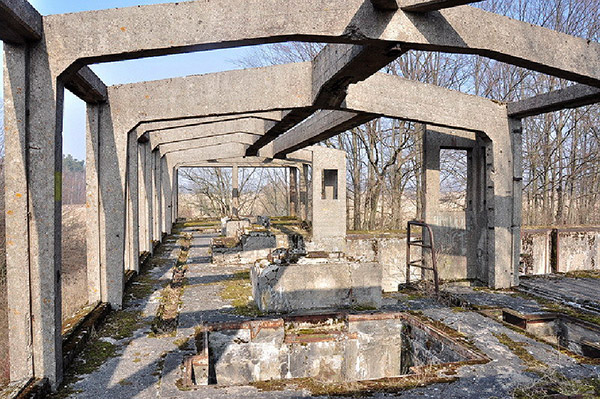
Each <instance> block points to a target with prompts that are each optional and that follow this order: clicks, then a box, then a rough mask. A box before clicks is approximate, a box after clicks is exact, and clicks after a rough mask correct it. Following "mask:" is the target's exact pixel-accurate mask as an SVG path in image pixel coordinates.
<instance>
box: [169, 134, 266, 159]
mask: <svg viewBox="0 0 600 399" xmlns="http://www.w3.org/2000/svg"><path fill="white" fill-rule="evenodd" d="M258 137H260V136H256V135H252V134H248V133H223V134H221V135H217V136H210V137H203V138H196V139H190V140H185V141H178V142H175V143H166V144H161V145H159V152H160V155H161V156H164V155H166V154H169V153H172V152H178V151H185V150H188V149H194V148H203V147H211V146H215V145H219V144H222V143H224V142H227V143H241V144H246V145H251V144H253V143H254V142H255V141H256V140H257V138H258Z"/></svg>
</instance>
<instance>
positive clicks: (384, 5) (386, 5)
mask: <svg viewBox="0 0 600 399" xmlns="http://www.w3.org/2000/svg"><path fill="white" fill-rule="evenodd" d="M371 4H373V7H375V8H377V9H379V10H385V11H396V10H397V9H398V8H399V7H398V1H396V0H371Z"/></svg>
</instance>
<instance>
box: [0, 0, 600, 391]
mask: <svg viewBox="0 0 600 399" xmlns="http://www.w3.org/2000/svg"><path fill="white" fill-rule="evenodd" d="M467 3H470V2H469V1H425V0H398V1H385V0H331V1H328V6H327V7H326V8H325V7H323V6H322V2H320V1H317V0H307V1H302V2H283V1H279V0H250V1H247V2H244V4H243V5H240V4H239V3H238V2H233V1H231V0H218V1H211V2H205V1H189V2H182V3H168V4H159V5H148V6H139V7H131V8H121V9H113V10H101V11H90V12H80V13H72V14H64V15H49V16H43V17H42V16H41V15H40V14H39V13H38V12H37V11H36V10H35V9H34V8H33V7H32V6H31V5H30V4H29V3H28V2H27V1H26V0H0V39H2V40H3V41H4V52H5V57H4V112H5V135H6V138H5V140H6V160H7V162H6V169H5V173H6V213H7V214H6V227H7V231H6V234H7V240H6V242H7V248H6V251H7V272H8V277H7V278H8V294H9V295H8V297H9V323H10V363H11V370H10V371H11V380H13V381H21V380H25V381H26V380H29V379H31V378H37V379H47V380H48V381H49V382H50V384H51V385H52V386H53V387H56V386H57V385H58V384H59V383H60V382H61V380H62V378H63V367H62V359H63V356H62V337H61V333H60V332H61V325H60V324H61V314H60V313H61V310H60V309H61V306H60V303H61V292H60V279H61V270H60V264H61V245H60V243H61V212H60V209H61V201H62V198H61V189H60V187H61V168H62V165H61V152H62V124H63V121H62V114H63V100H64V89H65V88H67V89H69V90H71V91H72V92H73V93H75V94H76V95H77V96H78V97H80V98H81V99H83V100H84V101H85V102H86V103H87V162H86V164H87V209H88V218H87V219H88V226H87V228H88V232H87V238H88V240H87V242H88V247H87V251H88V254H87V260H88V263H87V265H88V283H89V301H90V303H96V302H105V303H110V304H111V306H112V307H113V308H117V309H118V308H120V307H121V306H122V303H123V302H122V301H123V286H124V276H125V274H126V273H127V272H137V271H138V270H139V256H140V254H141V253H144V252H152V251H153V248H154V245H155V244H156V243H158V242H160V241H161V240H162V239H163V234H165V233H169V232H171V228H172V224H173V222H174V221H175V220H176V218H177V214H178V211H177V209H178V204H177V200H178V195H177V191H178V169H179V168H180V167H183V166H186V165H187V166H194V165H196V166H205V165H206V166H215V165H221V166H232V167H239V166H240V165H242V164H243V163H244V162H263V161H266V162H276V163H280V164H281V165H282V166H284V167H293V168H295V170H297V171H298V172H294V173H293V174H294V175H295V174H296V173H298V174H299V175H300V176H299V181H300V182H301V183H299V185H300V189H299V190H298V189H296V190H290V191H291V192H294V193H296V194H297V197H298V198H297V199H295V200H294V204H298V206H297V207H296V208H295V211H296V212H297V213H298V215H299V216H300V217H301V218H303V219H308V220H312V221H313V223H312V225H313V232H312V234H313V241H312V242H311V243H309V244H307V245H308V246H309V248H310V250H314V251H318V250H321V251H327V252H336V253H341V254H344V253H346V252H347V251H349V249H348V248H349V246H348V243H347V241H346V238H347V237H346V232H345V231H346V226H345V223H346V222H345V220H346V218H345V207H346V204H345V196H346V193H345V192H346V190H345V161H344V158H343V155H342V154H340V153H333V152H328V153H327V154H325V152H326V151H328V150H325V149H323V148H321V147H317V148H314V149H313V150H312V151H308V152H307V151H306V150H303V149H304V148H306V147H308V146H310V145H313V144H315V143H318V142H320V141H322V140H324V139H326V138H329V137H332V136H334V135H336V134H338V133H340V132H342V131H345V130H347V129H349V128H352V127H354V126H358V125H360V124H362V123H365V122H367V121H369V120H372V119H375V118H378V117H384V116H385V117H390V118H397V119H403V120H409V121H417V122H420V123H424V124H426V125H427V126H428V133H427V136H426V138H427V140H426V144H425V153H426V154H427V162H426V164H427V167H426V173H425V175H426V179H427V181H426V188H425V191H426V192H427V195H428V198H429V201H428V204H427V206H426V209H425V212H424V215H423V217H424V219H425V221H427V222H428V223H430V224H432V225H433V226H434V228H435V229H437V230H436V234H437V235H438V236H440V237H442V240H455V239H456V240H459V241H460V242H461V243H462V244H461V246H460V248H459V249H458V250H454V249H453V250H452V251H450V250H448V251H446V252H445V253H443V255H445V256H447V259H448V262H446V263H444V266H443V267H442V271H441V272H442V276H443V277H444V278H452V279H456V278H460V279H476V280H479V281H480V282H482V283H483V284H486V285H488V286H489V287H492V288H508V287H512V286H515V285H518V284H519V272H518V271H519V255H520V248H521V245H520V239H521V214H520V204H521V185H522V174H521V135H522V129H521V119H522V118H525V117H528V116H532V115H537V114H540V113H544V112H550V111H555V110H558V109H562V108H565V107H574V106H582V105H586V104H591V103H595V102H598V100H599V97H600V90H599V88H600V44H598V43H596V42H590V41H587V40H584V39H581V38H577V37H573V36H569V35H565V34H562V33H558V32H554V31H551V30H548V29H545V28H542V27H539V26H533V25H530V24H528V23H524V22H520V21H516V20H511V19H508V18H505V17H503V16H500V15H496V14H493V13H488V12H485V11H483V10H480V9H477V8H473V7H470V6H466V5H464V4H467ZM273 21H276V22H277V23H274V22H273ZM490 27H493V29H489V28H490ZM290 40H295V41H313V42H323V43H329V44H327V46H325V47H324V49H323V50H322V51H321V52H320V53H319V54H318V55H317V56H316V57H315V59H314V60H312V61H309V62H304V63H296V64H287V65H277V66H272V67H266V68H258V69H248V70H241V71H228V72H220V73H214V74H207V75H199V76H186V77H181V78H173V79H165V80H159V81H153V82H141V83H134V84H126V85H118V86H112V87H106V86H105V85H104V83H103V82H102V81H101V80H100V79H99V78H98V77H97V76H96V75H95V74H94V73H93V72H92V71H91V70H90V69H89V68H88V67H87V65H90V64H94V63H102V62H109V61H110V62H113V61H122V60H129V59H136V58H141V57H148V56H159V55H167V54H177V53H184V52H191V51H205V50H212V49H219V48H231V47H238V46H246V45H254V44H261V43H274V42H283V41H290ZM410 50H422V51H444V52H454V53H465V54H476V55H481V56H485V57H489V58H492V59H496V60H500V61H503V62H507V63H510V64H513V65H517V66H521V67H525V68H529V69H531V70H535V71H538V72H542V73H546V74H549V75H552V76H556V77H558V78H563V79H568V80H571V81H574V82H576V83H577V84H576V85H574V86H572V87H569V88H568V89H565V90H561V91H557V92H552V93H548V94H544V95H540V96H538V97H534V98H532V99H528V100H525V101H521V102H519V103H514V104H503V103H498V102H496V101H492V100H489V99H485V98H479V97H475V96H470V95H466V94H463V93H460V92H455V91H450V90H447V89H444V88H440V87H436V86H434V85H428V84H423V83H419V82H416V81H411V80H407V79H402V78H398V77H394V76H389V75H385V74H381V73H377V72H378V71H379V70H380V69H381V68H382V67H384V66H385V65H387V64H388V63H390V62H391V61H393V60H394V59H396V58H397V57H399V56H400V55H402V54H403V53H405V52H407V51H410ZM265 82H268V84H266V83H265ZM440 148H463V149H466V150H467V151H469V152H470V154H471V158H470V160H471V161H470V166H469V175H470V179H469V181H470V186H469V199H470V200H472V203H473V204H472V206H470V207H469V209H468V210H467V211H466V212H465V213H464V214H462V215H451V216H448V215H443V214H440V213H439V212H437V210H436V209H435V206H434V205H433V203H434V199H435V195H436V194H435V190H436V189H435V184H432V183H431V182H432V181H433V180H429V179H435V170H436V169H435V168H436V162H438V161H439V160H436V159H437V158H436V157H438V155H439V150H440ZM309 166H311V167H312V175H313V176H312V179H311V181H312V188H310V189H309V188H307V187H306V181H307V179H308V177H307V176H306V170H307V169H308V167H309ZM302 182H304V183H302ZM235 190H236V187H235V184H234V191H235ZM237 194H238V193H235V192H234V198H235V197H236V196H237ZM296 194H295V195H296ZM309 194H310V195H309ZM309 196H310V197H311V199H310V201H309V200H308V197H309ZM429 196H430V197H429ZM309 202H311V204H309ZM309 205H310V209H309ZM236 216H238V215H232V217H236ZM446 232H451V233H452V234H450V235H447V236H446ZM380 245H383V242H380ZM393 245H395V244H393ZM377 256H378V257H381V256H384V255H382V254H377ZM393 268H394V266H392V267H391V268H387V269H384V270H387V271H386V272H384V273H383V274H384V275H395V276H396V277H395V278H396V279H397V280H399V281H400V280H401V278H400V277H399V276H398V273H397V272H396V271H393V270H392V269H393ZM379 275H381V273H380V274H379ZM377 278H379V277H377ZM371 283H373V282H372V281H369V286H374V284H371ZM374 283H375V284H382V283H381V282H380V280H378V281H376V282H374ZM361 284H363V283H361ZM392 285H393V284H392ZM348 288H353V286H351V287H348V286H346V287H344V289H348Z"/></svg>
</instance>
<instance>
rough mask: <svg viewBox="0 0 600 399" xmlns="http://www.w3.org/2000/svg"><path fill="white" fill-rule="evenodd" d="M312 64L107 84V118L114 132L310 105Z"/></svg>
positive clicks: (123, 132)
mask: <svg viewBox="0 0 600 399" xmlns="http://www.w3.org/2000/svg"><path fill="white" fill-rule="evenodd" d="M311 66H312V65H311V63H310V62H307V63H296V64H287V65H276V66H272V67H266V68H256V69H248V70H236V71H227V72H219V73H213V74H207V75H196V76H187V77H183V78H173V79H164V80H158V81H152V82H142V83H132V84H127V85H118V86H111V87H110V88H109V97H110V106H111V107H110V108H111V111H112V113H111V117H112V120H113V124H114V126H115V129H116V131H117V132H121V133H122V134H125V132H128V131H130V130H133V129H134V128H137V127H138V126H140V124H141V123H142V122H164V121H169V120H174V119H182V118H196V117H198V116H200V115H201V116H206V117H214V116H226V115H229V116H235V115H238V114H248V113H255V112H265V111H279V110H282V109H292V108H303V107H307V106H310V105H311V104H312V95H311V82H312V67H311ZM132 104H135V106H134V107H132V106H131V105H132ZM121 133H119V134H121Z"/></svg>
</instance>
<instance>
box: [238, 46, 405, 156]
mask: <svg viewBox="0 0 600 399" xmlns="http://www.w3.org/2000/svg"><path fill="white" fill-rule="evenodd" d="M401 54H402V51H401V50H400V49H399V48H397V46H395V45H394V46H390V45H383V46H382V45H378V46H375V45H369V46H356V45H348V44H330V45H327V46H325V47H324V48H323V49H322V50H321V51H320V52H319V54H317V56H316V57H315V59H314V60H313V62H312V64H313V76H312V96H313V102H312V103H313V106H312V107H309V108H301V109H296V110H293V111H290V112H288V113H286V114H285V115H284V118H283V119H282V121H281V122H279V123H276V124H274V125H273V126H272V127H271V128H270V129H268V130H267V132H266V133H265V135H264V136H263V137H261V138H260V139H259V140H257V142H256V143H255V144H254V145H251V146H250V147H249V148H248V153H247V155H249V156H253V155H257V153H258V150H259V149H260V148H262V147H264V146H265V145H267V144H268V143H270V142H271V141H273V140H274V139H275V138H277V137H279V136H280V135H281V134H283V133H284V132H285V131H287V130H289V129H291V128H293V127H294V126H295V125H297V124H298V123H300V122H301V121H303V120H305V119H306V118H308V117H309V116H310V115H312V114H313V113H314V112H315V111H317V109H320V108H329V107H335V106H337V105H339V104H340V103H341V102H342V101H343V100H344V97H345V95H346V90H347V88H348V85H350V84H352V83H357V82H360V81H362V80H364V79H366V78H368V77H369V76H371V75H372V74H374V73H375V72H377V71H379V70H380V69H381V68H383V67H385V66H386V65H388V64H389V63H390V62H392V61H394V60H395V59H396V58H398V57H399V56H400V55H401Z"/></svg>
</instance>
